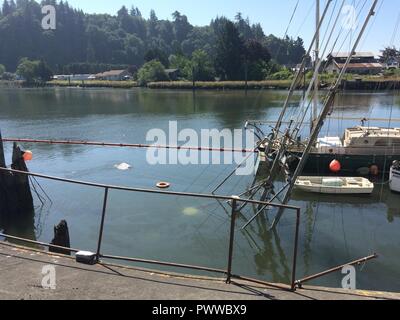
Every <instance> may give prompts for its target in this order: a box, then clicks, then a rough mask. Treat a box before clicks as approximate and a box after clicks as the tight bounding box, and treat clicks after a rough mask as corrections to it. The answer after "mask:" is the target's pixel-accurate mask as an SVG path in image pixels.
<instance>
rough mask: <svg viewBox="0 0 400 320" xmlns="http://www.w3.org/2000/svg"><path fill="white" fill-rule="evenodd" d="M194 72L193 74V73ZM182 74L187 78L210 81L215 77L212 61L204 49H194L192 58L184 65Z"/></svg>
mask: <svg viewBox="0 0 400 320" xmlns="http://www.w3.org/2000/svg"><path fill="white" fill-rule="evenodd" d="M193 72H194V75H193ZM184 74H185V75H187V79H188V80H193V78H194V79H195V80H196V81H211V80H214V79H215V70H214V66H213V63H212V61H211V60H210V58H209V57H208V55H207V53H206V52H205V51H204V50H196V51H195V52H193V54H192V59H191V60H190V62H189V63H188V64H187V65H186V68H185V69H184Z"/></svg>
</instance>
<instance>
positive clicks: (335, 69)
mask: <svg viewBox="0 0 400 320" xmlns="http://www.w3.org/2000/svg"><path fill="white" fill-rule="evenodd" d="M349 55H350V53H348V52H336V53H332V54H330V55H329V56H328V58H327V59H328V64H327V67H326V71H327V72H328V73H339V72H340V71H341V70H342V69H343V67H344V65H345V63H346V61H347V59H348V57H349ZM383 69H384V65H383V64H382V63H380V62H379V61H378V59H377V58H376V57H375V55H374V54H373V53H371V52H356V53H355V54H354V55H353V56H352V58H351V61H350V64H349V66H348V68H347V73H354V74H379V73H381V72H382V71H383Z"/></svg>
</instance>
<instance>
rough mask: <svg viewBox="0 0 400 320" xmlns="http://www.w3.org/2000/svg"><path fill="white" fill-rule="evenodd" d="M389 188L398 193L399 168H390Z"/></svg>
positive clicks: (399, 189) (399, 186) (399, 184)
mask: <svg viewBox="0 0 400 320" xmlns="http://www.w3.org/2000/svg"><path fill="white" fill-rule="evenodd" d="M389 185H390V190H392V191H394V192H397V193H400V170H395V169H393V168H392V169H391V170H390V183H389Z"/></svg>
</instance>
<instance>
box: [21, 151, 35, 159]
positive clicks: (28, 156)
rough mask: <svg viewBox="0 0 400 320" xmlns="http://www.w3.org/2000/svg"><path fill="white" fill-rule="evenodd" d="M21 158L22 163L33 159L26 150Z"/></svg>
mask: <svg viewBox="0 0 400 320" xmlns="http://www.w3.org/2000/svg"><path fill="white" fill-rule="evenodd" d="M22 157H23V158H24V161H31V160H32V159H33V153H32V151H29V150H26V151H25V152H24V154H23V155H22Z"/></svg>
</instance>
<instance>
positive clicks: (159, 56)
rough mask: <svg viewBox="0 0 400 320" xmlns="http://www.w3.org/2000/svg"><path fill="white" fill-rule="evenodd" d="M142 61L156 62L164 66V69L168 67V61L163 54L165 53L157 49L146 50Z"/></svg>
mask: <svg viewBox="0 0 400 320" xmlns="http://www.w3.org/2000/svg"><path fill="white" fill-rule="evenodd" d="M144 60H145V61H146V62H150V61H152V60H158V61H160V62H161V63H162V64H163V65H164V67H165V68H168V67H169V61H168V57H167V55H166V54H165V52H163V51H162V50H160V49H158V48H156V49H150V50H148V51H147V52H146V54H145V56H144Z"/></svg>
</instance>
